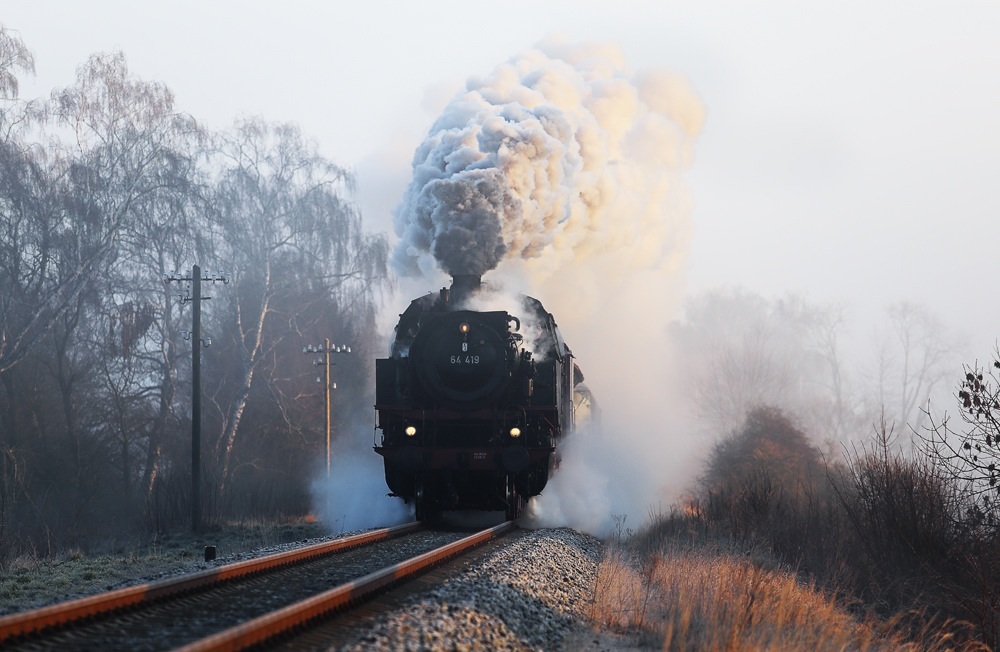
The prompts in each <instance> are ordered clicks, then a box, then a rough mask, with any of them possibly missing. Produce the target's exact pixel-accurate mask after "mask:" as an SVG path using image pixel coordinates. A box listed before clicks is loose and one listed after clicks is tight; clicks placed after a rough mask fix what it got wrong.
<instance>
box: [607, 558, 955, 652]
mask: <svg viewBox="0 0 1000 652" xmlns="http://www.w3.org/2000/svg"><path fill="white" fill-rule="evenodd" d="M590 615H591V617H592V618H593V620H594V621H595V622H597V623H598V624H599V625H601V626H604V627H608V628H610V629H612V630H613V631H618V632H623V631H632V632H641V639H640V641H641V644H642V645H643V647H647V648H662V649H663V650H733V651H737V650H804V651H805V650H809V651H812V650H945V649H953V648H954V641H953V640H952V639H951V638H950V637H949V635H948V634H945V633H943V632H942V633H940V634H938V633H935V632H933V631H925V632H924V633H923V635H922V636H920V640H918V641H911V640H906V639H905V638H904V637H903V635H902V634H901V633H899V632H898V631H897V630H896V627H895V624H896V623H895V622H894V621H890V622H887V623H874V624H873V623H861V622H858V621H857V620H856V619H855V618H853V617H852V616H851V615H850V614H849V613H847V612H846V611H845V610H844V609H843V608H842V607H840V606H839V605H837V603H836V602H835V601H834V600H833V599H832V598H831V597H830V596H828V595H825V594H824V593H822V592H821V591H818V590H817V589H816V587H815V586H811V585H807V584H803V583H802V582H801V581H799V579H798V578H797V577H796V576H795V574H793V573H792V572H790V571H787V570H782V569H780V568H767V567H765V566H762V565H761V564H760V563H759V562H757V561H755V560H753V559H750V558H748V557H746V556H742V555H738V554H735V553H731V552H725V551H719V550H712V549H710V548H708V547H705V548H699V547H697V546H690V545H687V546H682V545H680V544H677V545H668V546H666V547H664V549H662V550H661V551H660V552H659V553H657V554H655V555H652V556H650V557H648V558H647V559H646V561H645V562H644V563H635V562H634V561H633V560H630V559H629V558H628V557H627V555H626V553H625V552H623V550H622V549H621V548H615V547H612V549H611V550H610V551H609V553H608V554H607V556H606V557H605V559H604V561H603V562H602V563H601V565H600V567H599V569H598V580H597V586H596V591H595V600H594V603H593V605H592V611H591V614H590Z"/></svg>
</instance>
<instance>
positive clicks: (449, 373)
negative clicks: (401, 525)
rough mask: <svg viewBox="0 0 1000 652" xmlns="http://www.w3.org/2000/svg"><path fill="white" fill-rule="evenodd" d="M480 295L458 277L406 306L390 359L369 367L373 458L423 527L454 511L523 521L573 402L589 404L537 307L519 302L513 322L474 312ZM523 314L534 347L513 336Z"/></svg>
mask: <svg viewBox="0 0 1000 652" xmlns="http://www.w3.org/2000/svg"><path fill="white" fill-rule="evenodd" d="M480 290H481V285H480V279H479V277H478V276H469V275H466V276H456V277H455V281H454V283H453V285H452V286H451V288H450V289H448V288H443V289H442V290H441V292H440V293H438V294H437V295H434V294H428V295H426V296H424V297H420V298H418V299H415V300H414V301H412V302H411V303H410V306H409V307H408V308H407V309H406V311H404V312H403V314H402V315H400V318H399V324H398V325H397V326H396V330H395V337H394V340H393V344H392V347H391V352H390V357H389V358H385V359H380V360H377V361H376V367H375V377H376V399H375V400H376V406H375V407H376V410H377V412H378V424H377V428H378V429H379V430H381V431H382V435H381V438H380V440H379V442H378V445H377V446H376V448H375V451H376V452H377V453H378V454H379V455H381V456H382V457H383V458H384V459H385V480H386V484H387V485H388V486H389V489H390V490H391V491H392V495H394V496H398V497H400V498H402V499H404V500H405V501H406V502H407V503H412V504H413V505H414V508H415V511H416V516H417V519H418V520H421V521H433V520H435V519H436V518H437V517H438V515H439V514H440V512H441V511H443V510H459V509H473V510H484V511H504V512H505V514H506V517H507V518H508V519H514V518H518V517H519V516H520V515H521V512H522V510H523V509H524V506H525V505H526V503H527V500H528V499H529V498H531V497H532V496H537V495H538V494H539V493H541V491H542V489H544V488H545V485H546V483H547V482H548V480H549V476H550V474H551V472H552V471H553V470H554V469H555V468H556V466H557V464H558V452H557V446H558V445H559V442H560V441H561V440H562V439H563V437H565V436H566V435H568V434H569V433H571V432H572V431H573V428H574V421H575V406H576V405H577V404H581V405H582V404H583V403H585V402H586V403H587V404H588V406H589V404H590V403H591V400H590V394H589V391H588V390H587V389H586V387H585V386H584V385H583V384H582V383H583V374H582V373H581V372H580V370H579V368H577V367H576V365H575V364H574V362H573V354H572V352H571V351H570V349H569V347H568V346H566V343H565V342H564V341H563V339H562V336H561V334H560V333H559V329H558V328H557V326H556V323H555V319H553V317H552V315H551V314H549V313H548V312H546V311H545V309H544V308H543V307H542V304H541V303H540V302H539V301H538V300H536V299H533V298H531V297H527V296H522V297H519V300H518V301H516V302H515V303H516V305H517V309H516V314H515V313H511V312H507V311H505V310H491V311H476V310H469V309H468V303H467V302H468V301H469V300H470V299H471V298H473V297H474V296H475V295H476V294H478V293H480ZM518 315H520V316H518ZM522 317H523V318H524V319H525V320H531V321H532V322H534V323H535V324H536V325H538V331H539V332H540V335H539V336H538V337H535V338H533V339H534V344H533V345H528V344H527V343H526V342H525V339H524V337H523V336H522V335H521V334H520V333H519V332H518V331H520V329H521V323H522ZM584 412H586V413H589V410H584V409H582V408H581V413H584Z"/></svg>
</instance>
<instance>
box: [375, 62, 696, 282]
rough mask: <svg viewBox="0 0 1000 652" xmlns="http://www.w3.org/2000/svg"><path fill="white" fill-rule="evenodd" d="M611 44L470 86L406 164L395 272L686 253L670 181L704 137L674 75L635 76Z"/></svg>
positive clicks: (634, 262)
mask: <svg viewBox="0 0 1000 652" xmlns="http://www.w3.org/2000/svg"><path fill="white" fill-rule="evenodd" d="M622 59H623V57H622V55H621V53H620V51H618V49H617V48H615V47H613V46H603V47H569V46H565V45H560V44H549V45H543V46H540V49H538V50H531V51H529V52H526V53H524V54H522V55H520V56H518V57H515V58H514V59H512V60H511V61H510V62H508V63H507V64H504V65H502V66H500V67H498V68H497V69H496V70H495V71H493V73H491V74H490V75H488V76H486V77H484V78H481V79H480V78H473V79H471V80H469V81H468V83H467V85H466V90H465V92H463V93H461V94H459V95H458V96H457V97H456V98H455V99H454V100H452V102H451V103H450V104H448V106H447V107H446V108H445V109H444V112H443V113H442V115H441V116H440V117H439V118H438V119H437V121H435V123H434V124H433V126H432V127H431V129H430V133H429V134H428V136H427V138H426V139H425V140H424V142H423V143H422V144H421V145H420V146H419V147H418V148H417V150H416V152H415V154H414V159H413V178H412V180H411V182H410V184H409V186H408V188H407V190H406V192H405V195H404V197H403V201H402V203H401V204H400V205H399V206H398V207H397V209H396V211H395V215H394V218H395V229H396V234H397V235H398V236H399V237H400V241H399V243H398V244H397V246H396V248H395V250H394V252H393V256H392V262H393V266H394V267H395V268H396V270H397V271H398V272H399V273H400V274H402V275H405V276H421V275H427V274H429V273H432V272H433V271H434V270H435V268H440V269H442V270H444V271H445V272H446V273H448V274H449V275H452V276H454V275H456V274H473V275H476V276H482V275H483V274H485V273H486V272H488V271H489V270H492V269H494V268H497V267H498V266H500V264H501V263H502V262H504V261H532V271H533V272H537V271H538V270H539V268H542V269H544V270H546V273H545V274H544V275H548V274H551V273H552V272H553V271H555V270H556V269H559V268H561V267H564V266H566V265H572V264H575V263H576V262H579V261H580V260H582V259H583V258H585V257H587V256H589V255H591V254H594V253H597V252H604V251H607V250H609V249H627V250H628V251H629V254H628V255H627V256H625V257H624V258H623V260H628V261H631V262H630V263H629V264H628V265H627V269H644V268H648V267H654V266H658V265H662V264H664V263H668V262H670V261H671V259H672V258H674V257H675V256H678V255H683V253H684V250H685V249H686V243H687V239H688V237H689V229H688V227H687V224H686V221H687V220H686V213H685V212H684V211H682V210H677V206H678V205H679V204H683V203H685V201H686V197H685V193H684V192H683V191H682V188H681V185H680V184H679V183H678V180H677V178H676V174H675V173H676V172H677V171H678V170H679V169H681V168H683V167H686V166H687V165H688V163H689V162H690V159H691V151H690V149H691V141H692V137H693V136H694V135H695V134H696V133H697V132H698V131H699V130H700V128H701V123H702V113H701V107H700V104H699V102H698V101H697V97H696V96H695V94H694V93H693V91H691V89H690V88H689V86H688V84H687V82H686V80H685V79H684V78H682V77H681V76H679V75H676V74H672V73H667V72H663V71H657V72H652V73H648V74H645V75H641V76H631V75H629V74H628V73H627V71H626V70H625V66H624V62H623V60H622Z"/></svg>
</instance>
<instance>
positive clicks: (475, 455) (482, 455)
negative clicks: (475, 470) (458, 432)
mask: <svg viewBox="0 0 1000 652" xmlns="http://www.w3.org/2000/svg"><path fill="white" fill-rule="evenodd" d="M487 455H489V453H487V452H486V451H473V452H472V459H473V460H475V461H477V462H481V461H485V460H486V456H487Z"/></svg>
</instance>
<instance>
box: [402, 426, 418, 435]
mask: <svg viewBox="0 0 1000 652" xmlns="http://www.w3.org/2000/svg"><path fill="white" fill-rule="evenodd" d="M403 432H405V433H406V436H407V437H412V436H413V435H415V434H417V429H416V428H415V427H413V426H406V430H404V431H403Z"/></svg>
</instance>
